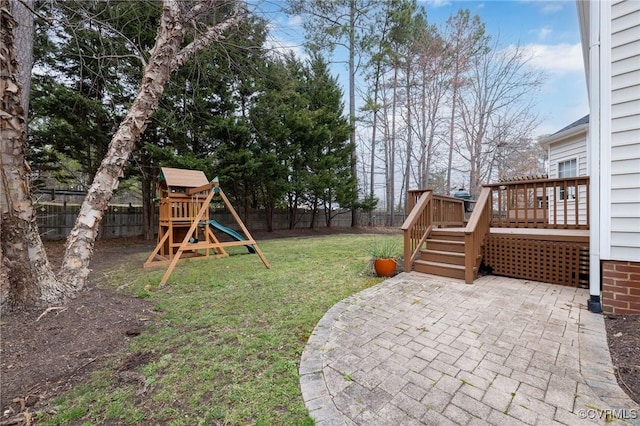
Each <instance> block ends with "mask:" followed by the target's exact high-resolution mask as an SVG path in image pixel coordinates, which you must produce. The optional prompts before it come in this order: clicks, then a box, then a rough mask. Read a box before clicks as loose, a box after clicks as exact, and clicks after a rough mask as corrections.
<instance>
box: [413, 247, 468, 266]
mask: <svg viewBox="0 0 640 426" xmlns="http://www.w3.org/2000/svg"><path fill="white" fill-rule="evenodd" d="M420 259H422V260H426V261H429V262H438V263H447V264H451V265H461V266H464V253H459V252H452V251H439V250H429V249H427V250H422V251H421V252H420Z"/></svg>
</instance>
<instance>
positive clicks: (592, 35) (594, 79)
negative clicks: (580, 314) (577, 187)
mask: <svg viewBox="0 0 640 426" xmlns="http://www.w3.org/2000/svg"><path fill="white" fill-rule="evenodd" d="M588 7H589V38H588V44H589V61H588V64H589V71H588V76H589V80H588V82H587V83H588V95H589V134H588V136H587V156H588V158H589V176H591V179H590V184H589V186H590V189H589V190H590V192H591V194H590V196H589V204H590V205H589V214H590V215H591V217H590V218H589V300H588V301H587V306H588V309H589V311H591V312H594V313H600V312H602V304H601V301H600V286H601V276H600V146H601V142H602V140H601V134H600V111H601V105H600V93H601V92H600V2H599V1H590V2H589V6H588Z"/></svg>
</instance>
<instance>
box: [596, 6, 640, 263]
mask: <svg viewBox="0 0 640 426" xmlns="http://www.w3.org/2000/svg"><path fill="white" fill-rule="evenodd" d="M603 189H604V188H603ZM610 195H611V208H610V214H611V223H610V230H611V233H610V237H611V259H616V260H630V261H636V262H637V261H640V2H639V1H634V0H627V1H621V2H619V3H615V4H612V5H611V192H610Z"/></svg>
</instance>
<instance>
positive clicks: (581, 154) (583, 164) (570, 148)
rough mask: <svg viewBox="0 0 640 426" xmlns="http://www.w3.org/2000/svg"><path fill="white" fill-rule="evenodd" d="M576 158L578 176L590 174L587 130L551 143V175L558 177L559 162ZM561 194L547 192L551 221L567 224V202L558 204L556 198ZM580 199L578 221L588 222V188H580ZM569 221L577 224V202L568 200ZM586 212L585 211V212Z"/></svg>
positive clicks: (568, 222)
mask: <svg viewBox="0 0 640 426" xmlns="http://www.w3.org/2000/svg"><path fill="white" fill-rule="evenodd" d="M574 158H575V159H576V162H577V164H576V168H577V174H578V176H587V175H588V163H587V140H586V131H585V132H580V133H577V134H575V135H573V136H571V137H568V138H566V139H565V140H562V141H560V142H552V143H551V144H550V145H549V177H551V178H557V177H558V163H560V162H562V161H567V160H572V159H574ZM557 196H559V194H557V193H554V192H553V191H549V192H548V193H547V199H548V202H549V222H550V223H553V224H565V221H564V220H565V219H564V216H565V212H564V209H565V204H564V203H563V202H559V203H557V204H556V202H555V199H556V197H557ZM577 196H578V200H579V206H578V207H579V209H580V210H579V211H580V212H581V213H580V217H579V218H578V221H579V222H580V223H587V217H586V212H587V190H586V188H584V187H581V188H580V189H579V193H578V194H577ZM566 208H567V222H566V224H575V223H576V219H575V210H576V202H575V201H573V202H572V201H571V200H569V201H567V204H566ZM583 212H584V213H583Z"/></svg>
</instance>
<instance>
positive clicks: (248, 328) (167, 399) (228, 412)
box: [40, 234, 402, 425]
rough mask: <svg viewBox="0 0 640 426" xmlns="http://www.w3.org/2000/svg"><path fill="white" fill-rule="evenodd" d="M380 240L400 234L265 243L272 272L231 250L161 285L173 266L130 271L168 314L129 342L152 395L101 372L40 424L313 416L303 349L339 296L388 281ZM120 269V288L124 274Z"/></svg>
mask: <svg viewBox="0 0 640 426" xmlns="http://www.w3.org/2000/svg"><path fill="white" fill-rule="evenodd" d="M381 240H393V241H397V242H398V243H399V244H400V243H401V241H402V237H401V236H400V235H372V234H339V235H332V236H321V237H308V238H285V239H274V240H265V241H259V244H260V248H261V249H262V251H263V252H264V254H265V256H266V257H267V259H268V260H269V262H270V263H271V269H266V268H265V267H264V266H263V264H262V262H261V261H260V259H259V258H258V256H256V255H244V253H246V250H245V249H244V248H243V247H233V248H231V249H230V250H228V251H229V252H230V254H231V256H230V257H228V258H225V259H211V260H200V261H186V262H184V263H181V264H179V266H178V267H177V268H176V269H175V270H174V272H173V275H172V276H171V277H170V279H169V282H168V283H167V285H166V286H164V287H162V288H159V287H158V283H159V281H160V278H161V277H162V275H163V273H164V270H165V269H164V268H158V269H151V270H143V269H142V267H140V269H139V270H133V271H132V270H128V271H126V281H127V282H130V283H131V285H129V286H128V287H127V291H131V292H132V294H133V295H134V296H137V297H145V298H148V300H150V301H151V302H152V303H153V305H154V307H155V308H154V309H155V310H156V311H157V312H159V313H161V315H159V319H158V321H156V323H155V325H154V326H152V327H151V328H150V329H149V330H147V331H145V332H144V333H143V334H141V335H140V336H139V337H137V338H135V339H133V340H132V342H131V345H130V347H129V348H128V351H129V352H130V353H137V354H145V356H148V359H149V361H148V362H146V363H141V365H140V366H139V367H137V368H136V369H135V371H136V372H137V373H140V374H142V376H143V377H144V380H145V381H146V389H147V391H146V393H144V394H143V395H136V392H137V391H138V390H139V388H140V386H139V385H136V384H135V383H134V384H122V383H119V382H118V381H117V380H116V379H115V378H114V376H115V375H114V371H113V370H105V371H101V372H98V373H96V374H94V376H93V378H92V380H91V382H90V383H85V384H84V385H83V386H80V387H79V388H76V389H75V390H74V391H73V392H71V393H69V394H67V395H65V396H64V397H62V398H59V400H58V401H56V402H57V404H58V406H59V410H58V413H57V414H56V415H55V416H51V417H47V418H46V419H45V418H42V419H40V421H41V423H42V424H65V423H69V422H72V423H74V424H104V423H107V424H140V423H144V424H172V425H197V424H204V425H209V424H214V425H247V424H251V425H254V424H255V425H312V424H313V421H312V420H311V419H310V418H309V417H308V414H307V410H306V408H305V406H304V403H303V400H302V396H301V394H300V389H299V382H298V380H299V377H298V365H299V360H300V355H301V353H302V351H303V349H304V346H305V344H306V341H307V339H308V338H309V335H310V333H311V332H312V330H313V328H314V327H315V325H316V323H317V322H318V321H319V320H320V318H321V317H322V316H323V315H324V313H325V312H326V311H327V310H328V309H329V308H330V307H331V306H332V305H333V304H335V303H336V302H338V301H340V300H342V299H344V298H345V297H347V296H349V295H351V294H353V293H356V292H358V291H360V290H362V289H365V288H367V287H370V286H372V285H375V284H377V283H379V282H380V279H379V278H376V277H373V276H371V273H370V266H369V253H368V252H369V248H370V247H371V246H372V244H373V243H374V242H376V241H378V242H379V241H381ZM240 254H243V255H240ZM137 260H138V262H137V263H135V264H139V265H141V264H142V262H143V261H144V258H143V257H141V258H140V259H137ZM118 274H123V272H118V273H116V274H115V275H114V276H113V280H112V283H111V285H113V286H114V288H115V287H117V286H118V285H119V283H121V282H122V281H123V280H124V279H125V277H123V276H120V277H119V276H118ZM145 286H147V287H146V288H147V289H149V286H150V287H151V288H150V290H149V291H147V290H145ZM115 367H116V366H114V368H115ZM142 376H139V377H142Z"/></svg>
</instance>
